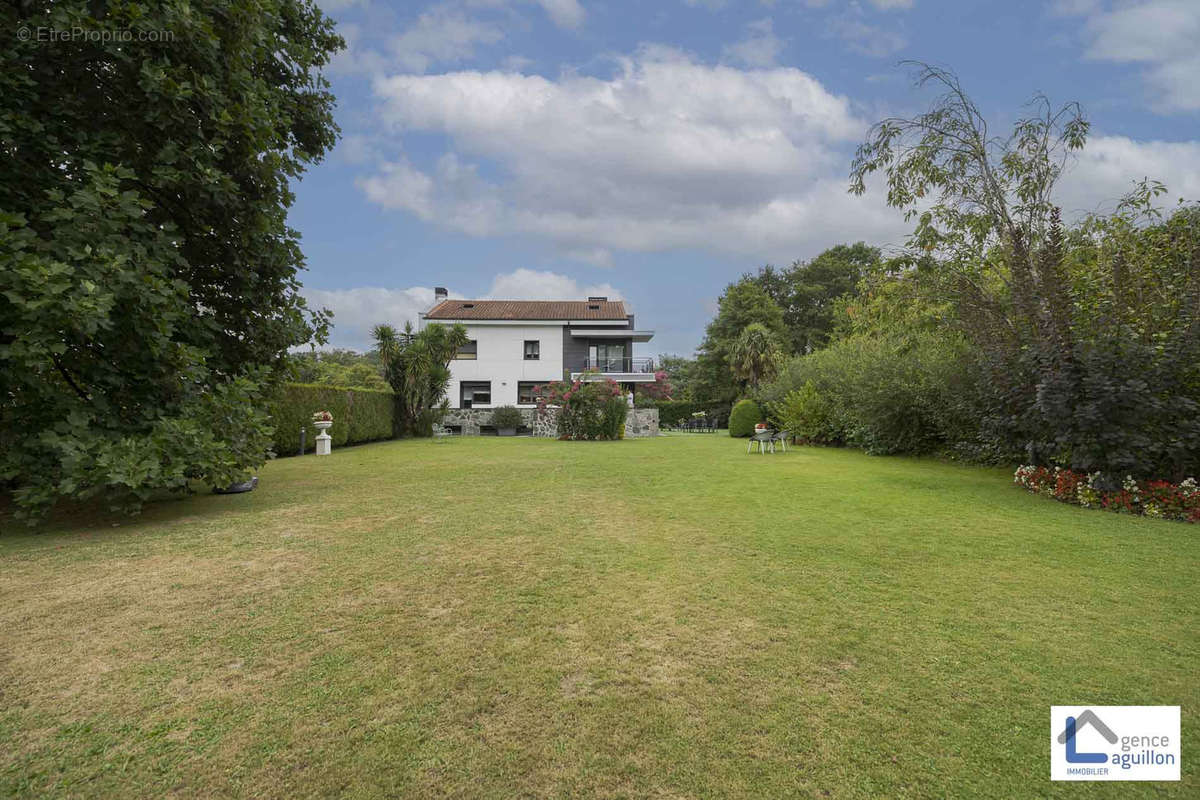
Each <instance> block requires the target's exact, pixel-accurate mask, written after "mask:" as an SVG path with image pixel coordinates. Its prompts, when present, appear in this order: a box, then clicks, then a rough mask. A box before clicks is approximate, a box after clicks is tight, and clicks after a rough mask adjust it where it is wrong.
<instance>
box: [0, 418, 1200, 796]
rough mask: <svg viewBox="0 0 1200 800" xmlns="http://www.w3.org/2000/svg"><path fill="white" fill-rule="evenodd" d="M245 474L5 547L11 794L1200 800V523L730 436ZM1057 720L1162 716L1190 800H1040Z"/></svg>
mask: <svg viewBox="0 0 1200 800" xmlns="http://www.w3.org/2000/svg"><path fill="white" fill-rule="evenodd" d="M261 476H262V482H261V484H260V486H259V489H258V491H256V492H254V493H252V494H247V495H238V496H227V497H218V496H213V495H198V496H196V497H193V498H191V499H188V500H185V501H180V502H167V503H160V504H156V505H154V506H152V507H151V508H149V509H147V511H146V512H145V513H144V514H143V515H142V516H141V517H139V518H135V519H132V520H130V519H128V518H103V519H97V518H95V517H93V518H90V519H89V518H82V517H77V518H73V519H60V520H58V521H56V522H54V523H53V524H51V525H50V526H49V527H48V529H47V530H45V531H43V532H41V533H35V534H30V533H27V532H25V531H24V530H22V529H21V528H20V527H19V526H17V525H15V524H14V523H13V522H12V520H11V519H4V518H0V526H3V529H4V531H5V535H4V536H0V570H2V571H0V795H2V796H28V797H60V796H61V797H66V796H119V797H159V796H162V795H164V794H170V795H172V796H176V797H193V796H218V795H219V796H231V795H232V796H253V797H281V798H282V797H288V798H290V797H304V796H316V795H325V796H328V795H341V796H348V797H375V796H381V795H393V796H395V795H407V796H412V797H431V796H456V797H496V798H507V797H517V796H548V797H577V796H599V797H670V798H678V797H705V798H708V797H744V796H770V797H782V796H798V797H809V796H815V797H883V796H886V797H1004V798H1008V797H1049V796H1063V797H1079V796H1086V797H1129V796H1164V797H1184V796H1193V797H1194V796H1196V794H1197V792H1198V791H1200V778H1198V776H1197V771H1196V764H1197V761H1198V760H1200V746H1198V743H1200V734H1198V733H1197V730H1198V727H1197V721H1198V717H1197V709H1200V633H1198V632H1197V622H1198V620H1200V591H1198V589H1200V586H1198V583H1200V581H1198V577H1197V576H1198V575H1200V570H1198V567H1200V536H1198V534H1200V529H1198V528H1196V527H1189V526H1186V525H1182V524H1174V523H1164V522H1156V521H1152V520H1144V519H1138V518H1132V517H1127V516H1118V515H1115V514H1105V513H1100V512H1089V511H1084V510H1082V509H1078V508H1074V507H1069V506H1064V505H1060V504H1057V503H1054V502H1052V501H1049V500H1045V499H1042V498H1037V497H1033V496H1030V495H1028V494H1025V493H1024V492H1022V491H1020V490H1018V489H1015V488H1013V487H1012V486H1011V481H1010V474H1009V472H1008V471H1006V470H991V469H978V468H971V467H963V466H957V465H952V464H944V463H939V462H936V461H930V460H915V459H900V458H871V457H868V456H864V455H862V454H860V453H857V452H851V451H841V450H827V449H808V448H797V449H794V450H793V451H791V452H789V453H788V454H786V455H777V456H770V455H768V456H757V455H755V456H747V455H745V444H744V442H743V441H739V440H730V439H729V438H727V437H724V436H700V435H692V436H671V437H662V438H659V439H654V440H640V441H636V440H635V441H626V442H611V443H575V442H557V441H546V440H535V439H466V440H454V441H450V442H443V443H434V442H430V441H406V442H389V443H384V444H376V445H367V446H362V447H356V448H345V449H340V450H338V451H335V453H334V455H333V456H332V457H330V458H326V459H319V458H316V457H313V456H308V457H305V458H302V459H295V458H293V459H285V460H280V461H277V462H273V463H271V464H269V465H267V467H266V468H265V469H263V471H262V473H261ZM114 523H119V524H116V525H114ZM1074 703H1080V704H1084V703H1086V704H1152V705H1158V704H1179V705H1181V706H1182V707H1183V758H1182V764H1183V777H1184V779H1183V781H1182V782H1180V783H1175V784H1130V783H1122V784H1107V785H1105V784H1089V785H1079V784H1052V783H1051V782H1050V780H1049V771H1050V770H1049V745H1048V739H1049V737H1048V733H1049V707H1050V705H1052V704H1074Z"/></svg>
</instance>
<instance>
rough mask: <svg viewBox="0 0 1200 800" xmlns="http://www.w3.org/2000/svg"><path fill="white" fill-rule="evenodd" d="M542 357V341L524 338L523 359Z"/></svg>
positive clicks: (530, 359)
mask: <svg viewBox="0 0 1200 800" xmlns="http://www.w3.org/2000/svg"><path fill="white" fill-rule="evenodd" d="M541 357H542V343H541V342H540V341H538V340H537V339H526V340H525V360H526V361H537V360H538V359H540V358H541Z"/></svg>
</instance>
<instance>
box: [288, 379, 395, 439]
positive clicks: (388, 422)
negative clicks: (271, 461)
mask: <svg viewBox="0 0 1200 800" xmlns="http://www.w3.org/2000/svg"><path fill="white" fill-rule="evenodd" d="M314 411H328V412H329V413H330V414H332V415H333V427H332V428H330V429H329V435H330V436H332V437H333V445H334V446H335V447H340V446H342V445H347V444H357V443H359V442H371V441H375V440H378V439H391V438H392V437H393V436H394V435H395V432H396V430H395V425H396V403H395V398H394V396H393V395H392V393H391V392H376V391H370V390H362V389H339V388H336V387H333V386H319V385H316V384H305V383H287V384H284V385H283V386H282V387H280V389H279V391H278V392H276V394H275V397H274V398H273V399H272V401H271V403H270V415H271V423H272V424H273V425H274V428H275V432H274V436H273V449H274V451H275V454H276V455H280V456H291V455H295V454H296V453H297V451H299V449H300V430H301V428H303V429H304V430H305V431H306V436H305V450H306V451H307V450H312V449H314V448H315V447H316V433H317V430H316V428H314V427H313V425H312V422H313V418H312V415H313V412H314Z"/></svg>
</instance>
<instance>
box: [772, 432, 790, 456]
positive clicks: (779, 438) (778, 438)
mask: <svg viewBox="0 0 1200 800" xmlns="http://www.w3.org/2000/svg"><path fill="white" fill-rule="evenodd" d="M788 436H789V434H788V432H787V431H775V433H774V434H773V435H772V436H771V452H772V453H774V452H775V443H776V442H778V443H779V446H780V447H782V448H783V452H785V453H786V452H787V440H788Z"/></svg>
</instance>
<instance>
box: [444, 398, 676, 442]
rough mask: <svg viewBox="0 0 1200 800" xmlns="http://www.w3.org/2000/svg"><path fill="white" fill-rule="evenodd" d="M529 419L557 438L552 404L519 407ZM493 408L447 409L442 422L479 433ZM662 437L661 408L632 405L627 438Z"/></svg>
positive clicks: (529, 424) (536, 431) (535, 428)
mask: <svg viewBox="0 0 1200 800" xmlns="http://www.w3.org/2000/svg"><path fill="white" fill-rule="evenodd" d="M519 411H520V412H521V416H522V417H523V418H524V420H525V425H524V427H526V428H528V429H529V431H530V432H531V433H532V434H533V435H534V436H542V437H546V438H550V439H553V438H554V437H556V436H558V409H557V408H554V407H553V406H551V407H550V408H547V409H544V410H543V411H541V412H540V413H539V412H538V410H537V409H536V408H522V409H519ZM491 423H492V410H491V409H490V408H452V409H450V410H449V411H448V412H446V418H445V419H443V420H442V424H443V425H446V426H447V427H453V428H457V429H458V430H459V433H461V434H462V435H463V436H478V435H479V429H480V427H481V426H490V425H491ZM646 436H658V409H657V408H631V409H629V414H628V415H627V416H626V417H625V438H626V439H637V438H641V437H646Z"/></svg>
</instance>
